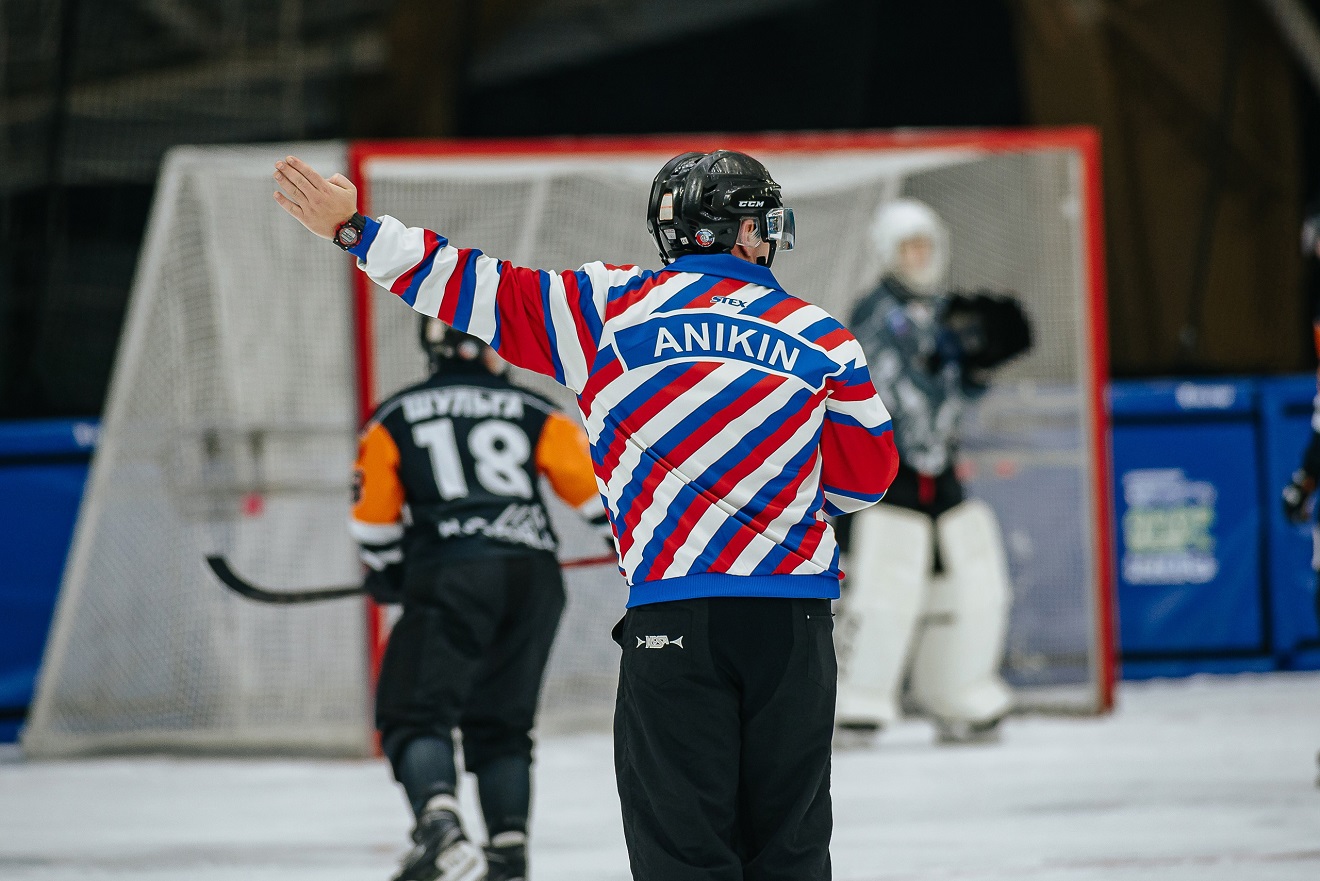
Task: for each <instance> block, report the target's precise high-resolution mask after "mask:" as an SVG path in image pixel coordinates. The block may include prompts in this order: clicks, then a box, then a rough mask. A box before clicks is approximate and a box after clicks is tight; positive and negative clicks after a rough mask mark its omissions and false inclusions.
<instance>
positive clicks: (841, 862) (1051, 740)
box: [0, 674, 1320, 881]
mask: <svg viewBox="0 0 1320 881" xmlns="http://www.w3.org/2000/svg"><path fill="white" fill-rule="evenodd" d="M931 741H932V737H931V731H930V728H929V727H928V726H927V725H925V724H924V723H922V722H908V723H904V724H902V725H900V726H898V727H897V728H896V729H895V730H893V731H891V732H889V733H888V734H887V735H886V736H885V737H884V738H883V739H882V740H881V741H880V742H879V743H878V744H876V745H874V746H871V747H867V748H860V749H859V748H854V749H847V750H840V751H838V752H837V753H836V756H835V765H834V797H835V819H836V829H835V836H834V847H833V853H834V864H835V877H836V878H838V879H841V881H872V879H874V881H881V879H883V881H898V879H941V881H942V879H957V881H1008V879H1030V881H1037V879H1058V881H1091V879H1103V881H1117V879H1122V881H1129V879H1132V881H1135V879H1142V881H1144V879H1159V881H1229V879H1232V881H1276V879H1311V881H1315V879H1320V789H1317V788H1316V785H1315V783H1316V782H1315V777H1316V765H1315V763H1316V751H1317V749H1320V676H1317V675H1313V674H1312V675H1302V674H1291V675H1287V674H1279V675H1271V676H1246V677H1236V678H1214V679H1199V680H1191V681H1182V682H1161V683H1151V684H1145V685H1128V686H1125V687H1124V688H1123V689H1122V691H1121V694H1120V709H1119V711H1118V712H1117V713H1116V714H1115V715H1113V716H1111V717H1109V718H1105V719H1080V720H1079V719H1041V718H1028V719H1014V720H1011V721H1010V722H1009V723H1007V725H1006V727H1005V731H1004V736H1003V739H1002V742H1001V743H999V744H998V745H993V746H981V747H956V748H948V747H945V748H937V747H935V746H933V745H932V743H931ZM610 755H611V746H610V740H609V738H608V737H607V736H605V735H577V736H571V737H569V736H562V737H555V738H547V739H546V740H545V741H544V742H543V743H542V745H541V748H540V752H539V766H538V776H537V781H536V782H537V792H536V806H535V818H534V828H533V839H532V840H533V850H532V860H533V878H535V879H536V881H569V879H572V881H607V879H608V881H623V879H626V878H627V877H628V872H627V858H626V854H625V851H624V847H623V838H622V831H621V826H620V822H619V815H618V800H617V797H616V795H615V792H614V783H613V774H612V768H611V758H610ZM408 823H409V818H408V816H407V814H406V811H405V809H404V807H403V802H402V799H401V797H400V796H399V794H398V793H397V792H396V790H395V787H394V785H393V784H392V783H391V781H390V779H389V774H388V772H387V770H386V768H385V766H384V765H383V764H382V763H381V762H379V761H360V762H322V761H261V760H243V761H239V760H227V761H214V760H184V759H168V758H141V759H113V760H89V761H77V762H60V763H25V762H23V761H21V759H20V757H19V755H18V754H17V752H16V751H9V752H6V753H0V878H2V879H5V881H38V879H39V881H56V879H60V881H64V879H69V881H72V879H78V881H89V879H114V881H121V879H144V881H164V879H190V881H239V879H242V881H313V879H315V881H367V879H371V881H381V879H385V878H388V877H389V875H390V874H391V872H392V870H393V868H394V866H395V860H396V858H397V856H398V855H399V854H401V853H402V852H403V850H404V849H405V834H406V831H407V828H408Z"/></svg>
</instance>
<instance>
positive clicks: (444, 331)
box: [417, 316, 487, 373]
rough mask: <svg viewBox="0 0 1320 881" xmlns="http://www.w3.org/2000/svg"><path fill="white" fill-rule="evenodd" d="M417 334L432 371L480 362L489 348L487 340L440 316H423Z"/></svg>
mask: <svg viewBox="0 0 1320 881" xmlns="http://www.w3.org/2000/svg"><path fill="white" fill-rule="evenodd" d="M417 335H418V340H419V342H420V343H421V344H422V351H424V352H426V357H427V360H428V361H429V362H430V367H431V372H432V373H439V372H441V371H443V370H446V369H450V370H452V369H453V368H454V367H455V366H457V365H469V364H480V363H481V356H482V354H483V353H484V352H485V351H486V348H487V344H486V341H485V340H482V339H479V338H478V337H474V336H473V335H472V334H470V333H464V332H463V331H461V330H454V329H453V328H452V327H450V326H449V325H447V324H445V323H444V322H443V321H441V320H440V319H438V318H427V317H426V316H422V320H421V322H420V323H419V324H418V325H417Z"/></svg>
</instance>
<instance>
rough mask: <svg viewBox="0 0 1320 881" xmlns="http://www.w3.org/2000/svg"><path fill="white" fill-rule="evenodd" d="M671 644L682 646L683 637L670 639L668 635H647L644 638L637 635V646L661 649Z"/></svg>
mask: <svg viewBox="0 0 1320 881" xmlns="http://www.w3.org/2000/svg"><path fill="white" fill-rule="evenodd" d="M671 645H676V646H678V647H679V648H682V647H683V637H681V636H679V637H675V638H674V639H670V638H669V637H668V636H648V637H646V638H645V639H643V638H642V637H640V636H639V637H637V648H642V647H643V646H645V647H646V648H648V649H662V648H664V647H666V646H671Z"/></svg>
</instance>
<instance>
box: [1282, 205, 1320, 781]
mask: <svg viewBox="0 0 1320 881" xmlns="http://www.w3.org/2000/svg"><path fill="white" fill-rule="evenodd" d="M1312 208H1314V206H1312ZM1302 255H1303V256H1304V257H1315V258H1318V259H1320V211H1314V210H1312V211H1311V213H1309V214H1308V215H1307V218H1306V220H1305V222H1304V223H1303V224H1302ZM1311 326H1312V329H1313V330H1314V336H1315V351H1316V356H1317V357H1318V358H1320V314H1317V315H1316V316H1315V317H1313V318H1312V321H1311ZM1315 376H1316V387H1317V390H1318V393H1317V394H1316V397H1315V402H1314V412H1313V413H1312V414H1311V438H1310V440H1309V441H1308V442H1307V445H1306V449H1305V451H1304V452H1303V453H1302V464H1301V466H1300V467H1299V468H1298V469H1297V470H1296V471H1294V472H1293V475H1292V480H1291V481H1290V482H1289V483H1288V485H1287V486H1285V487H1284V488H1283V513H1284V516H1286V517H1287V518H1288V520H1289V521H1291V522H1292V523H1295V524H1297V525H1298V526H1301V525H1303V524H1305V523H1308V522H1309V523H1311V540H1312V551H1311V568H1312V569H1314V570H1315V572H1316V585H1315V588H1316V589H1315V614H1316V621H1317V622H1320V525H1317V524H1316V522H1315V512H1314V511H1313V510H1312V508H1313V507H1314V505H1313V503H1312V498H1311V497H1312V495H1313V494H1314V493H1315V488H1316V481H1317V479H1320V368H1317V370H1316V375H1315ZM1317 784H1320V780H1317Z"/></svg>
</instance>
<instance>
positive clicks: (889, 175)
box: [23, 129, 1114, 756]
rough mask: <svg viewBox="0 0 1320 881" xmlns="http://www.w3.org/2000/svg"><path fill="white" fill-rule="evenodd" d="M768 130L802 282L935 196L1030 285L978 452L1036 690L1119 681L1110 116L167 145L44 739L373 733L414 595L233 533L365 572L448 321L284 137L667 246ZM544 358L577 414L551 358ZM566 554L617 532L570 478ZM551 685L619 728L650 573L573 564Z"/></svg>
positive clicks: (976, 282) (998, 272)
mask: <svg viewBox="0 0 1320 881" xmlns="http://www.w3.org/2000/svg"><path fill="white" fill-rule="evenodd" d="M719 147H724V148H732V149H741V150H745V151H747V152H749V153H751V154H753V155H755V156H756V157H757V158H758V159H761V160H762V161H763V162H764V163H765V164H766V165H767V167H768V168H769V169H770V170H771V173H772V174H773V175H774V176H775V178H776V179H777V180H778V181H779V182H780V183H781V184H782V185H783V188H784V192H785V197H786V199H787V201H788V202H789V203H790V204H791V205H793V207H794V208H795V210H796V213H797V218H798V245H799V247H798V248H797V249H795V250H794V251H793V252H792V253H788V254H784V255H781V257H780V258H779V259H778V260H776V262H775V267H774V272H775V274H776V276H777V277H778V278H779V279H780V280H781V281H782V282H783V283H784V285H785V287H786V289H787V290H789V291H790V292H792V293H795V294H798V295H799V296H803V297H805V298H806V299H809V300H813V301H815V302H817V303H818V304H819V305H821V306H823V307H825V308H826V309H828V310H830V311H831V312H832V313H833V314H835V315H836V316H838V317H840V318H841V319H846V318H847V316H848V313H849V312H850V310H851V307H852V304H853V303H854V302H855V301H856V299H857V298H858V297H859V296H861V295H862V294H864V293H865V292H866V289H867V288H868V286H869V284H870V283H871V282H872V281H873V280H874V276H875V273H876V267H875V265H874V258H873V256H872V254H871V248H870V245H869V230H868V227H869V224H870V219H871V217H872V216H873V214H874V212H875V210H876V208H877V206H878V205H879V204H880V203H881V202H882V201H883V200H886V199H889V198H893V197H895V196H900V195H909V196H914V197H917V198H921V199H923V200H925V201H927V202H929V203H930V204H931V205H932V206H933V207H934V208H935V209H936V210H937V211H938V212H939V213H940V215H941V216H942V217H943V219H944V220H945V222H946V223H947V224H948V226H949V227H950V231H951V256H952V265H951V281H952V284H953V286H954V287H957V288H962V289H965V290H967V289H975V288H990V289H994V290H1000V291H1013V292H1015V293H1016V294H1017V295H1018V296H1020V297H1021V298H1022V300H1023V302H1024V304H1025V306H1026V308H1027V311H1028V312H1029V313H1030V314H1031V317H1032V319H1033V323H1034V325H1035V330H1036V338H1037V345H1036V348H1035V349H1034V350H1033V351H1032V352H1031V353H1030V354H1028V355H1027V356H1025V357H1023V358H1021V359H1019V360H1017V361H1015V362H1013V363H1012V364H1010V365H1008V366H1007V367H1006V368H1004V369H1003V370H1002V371H1000V375H999V376H998V380H997V382H996V383H995V384H994V386H993V387H992V389H991V391H990V392H989V393H988V394H987V395H986V396H985V397H984V398H983V399H982V400H981V401H980V402H979V403H978V404H977V405H976V406H975V407H974V408H973V410H972V411H971V412H970V413H969V426H968V431H967V432H966V442H965V443H964V446H963V449H962V462H961V468H962V471H963V474H964V476H965V478H966V479H967V480H968V482H969V485H970V489H971V492H972V493H973V494H975V495H979V496H981V497H983V498H986V499H987V500H988V501H990V502H991V504H992V505H994V507H995V508H996V510H997V512H998V513H999V516H1000V518H1001V520H1002V522H1003V527H1004V534H1005V537H1006V541H1007V543H1008V546H1009V547H1008V551H1009V560H1010V568H1011V570H1012V574H1013V579H1014V588H1015V598H1014V605H1013V611H1012V616H1011V621H1010V626H1009V645H1008V654H1007V658H1006V661H1005V675H1006V676H1007V678H1008V679H1009V680H1010V682H1011V683H1012V684H1013V685H1014V686H1015V688H1016V689H1017V691H1018V694H1019V696H1020V698H1021V703H1022V704H1023V705H1024V706H1026V707H1040V708H1047V709H1054V710H1066V711H1075V712H1098V711H1103V710H1105V709H1107V708H1108V707H1109V706H1110V705H1111V703H1112V699H1113V675H1114V655H1113V630H1114V624H1113V614H1112V600H1111V588H1110V585H1111V584H1112V577H1111V572H1110V566H1111V562H1110V561H1111V541H1112V538H1111V535H1110V529H1111V525H1110V524H1111V522H1112V520H1111V516H1110V504H1111V503H1110V498H1109V493H1110V489H1109V487H1110V483H1109V464H1108V419H1107V410H1106V404H1105V396H1104V389H1105V381H1106V375H1107V369H1106V351H1107V342H1106V329H1105V296H1104V260H1103V239H1102V226H1101V222H1100V218H1101V215H1100V210H1101V206H1100V182H1099V152H1098V142H1097V136H1096V135H1095V133H1094V132H1092V131H1090V130H1086V129H1056V130H1040V131H1037V130H1021V131H1011V132H986V131H967V132H961V131H959V132H934V133H846V134H786V135H730V136H720V135H694V136H681V137H680V136H667V137H656V138H604V139H573V140H546V141H494V142H481V141H469V142H384V143H378V142H356V143H349V144H343V143H329V144H327V143H320V144H299V145H269V146H251V147H189V148H179V149H176V150H174V151H172V152H171V154H170V155H169V157H168V158H167V161H166V162H165V163H164V165H163V167H162V171H161V175H160V180H159V183H158V187H157V193H156V200H155V204H154V206H153V210H152V215H151V219H150V221H149V224H148V230H147V235H146V239H145V242H144V246H143V249H142V253H141V255H140V258H139V265H138V268H137V274H136V277H135V281H134V286H133V292H132V296H131V300H130V305H129V310H128V315H127V319H126V322H125V329H124V334H123V338H122V341H121V345H120V350H119V352H118V355H117V360H116V366H115V372H114V377H113V380H112V384H111V391H110V396H109V399H108V402H107V407H106V413H105V419H104V422H103V433H102V437H103V443H102V446H101V448H100V449H99V451H98V453H97V456H96V459H95V461H94V463H93V468H92V476H91V479H90V482H89V486H88V490H87V493H86V496H85V498H84V502H83V507H82V509H81V512H80V515H79V522H78V527H77V530H76V533H75V539H74V543H73V547H72V550H71V552H70V559H69V565H68V567H67V570H66V573H65V578H64V582H63V585H62V589H61V596H60V599H59V604H58V607H57V611H56V618H55V623H54V625H53V629H52V633H51V638H50V640H49V643H48V646H47V651H46V657H45V660H44V662H43V666H42V670H41V673H40V677H39V681H38V690H37V697H36V700H35V702H34V709H33V713H32V715H31V717H30V719H29V723H28V726H27V728H26V730H25V732H24V735H23V744H24V749H25V751H26V752H27V753H28V754H29V755H34V756H57V755H75V754H88V753H98V752H117V751H125V750H171V751H185V752H186V751H200V752H293V753H308V754H331V755H362V754H366V753H369V752H370V751H371V750H372V749H373V738H372V735H371V716H370V710H369V708H370V704H371V692H372V683H373V681H374V674H375V671H376V670H377V669H378V665H379V661H380V656H381V651H382V649H383V646H384V640H385V635H384V634H385V628H386V627H387V626H388V616H385V617H386V620H381V617H380V616H379V615H378V614H377V613H376V612H375V610H374V607H370V606H368V610H369V611H368V612H367V613H366V614H364V611H363V604H362V603H361V602H360V601H353V600H344V601H337V602H334V603H327V604H321V605H314V606H307V607H300V608H298V609H290V608H278V607H275V608H272V607H262V606H259V605H257V604H254V603H251V602H248V601H246V600H243V599H242V598H239V597H236V596H232V595H230V594H229V593H227V592H226V591H224V590H222V589H221V588H220V587H219V586H218V585H217V584H215V583H213V582H212V581H211V580H210V576H209V574H208V573H207V572H206V571H205V569H204V568H203V564H202V557H203V556H204V555H205V554H207V553H214V552H220V553H224V554H226V555H227V556H228V557H229V558H230V560H231V561H232V562H233V563H234V565H235V568H236V569H238V571H241V572H243V573H244V574H245V575H248V576H250V577H252V578H253V579H254V580H256V581H259V582H261V583H263V584H269V585H272V586H285V587H288V588H290V589H294V588H301V587H312V586H316V585H319V584H342V583H346V582H351V581H353V580H354V579H356V578H357V577H358V564H357V562H356V558H355V551H354V546H353V542H352V540H351V538H350V536H349V534H348V531H347V516H348V511H349V498H350V493H349V476H350V471H351V464H352V460H353V449H354V437H355V433H356V430H357V428H358V426H359V425H360V424H361V423H362V421H363V420H364V419H365V418H366V416H367V415H369V413H370V412H371V409H372V407H373V406H374V404H375V402H377V401H379V400H381V399H383V398H384V397H385V396H387V395H389V394H391V393H392V392H393V391H395V390H396V389H398V388H400V387H402V386H403V385H405V384H408V383H410V382H413V381H416V380H417V379H420V378H421V377H422V376H423V375H424V371H425V366H426V359H425V357H424V355H423V354H422V352H421V351H420V350H419V348H418V345H417V334H416V327H417V325H416V316H415V314H414V313H413V312H412V311H411V310H410V309H408V308H406V307H404V306H402V305H401V304H400V303H398V302H397V301H396V298H395V297H393V296H392V295H391V294H389V293H388V292H386V291H383V290H381V289H378V288H375V287H373V286H372V285H371V284H370V283H369V281H368V280H367V279H366V277H365V276H364V275H362V274H361V273H359V272H357V271H356V270H354V269H352V266H351V261H349V260H347V259H345V258H343V257H342V256H340V255H339V254H338V253H337V252H335V251H334V249H333V248H331V247H330V246H328V245H326V244H325V243H323V242H317V241H315V240H313V239H312V238H311V237H310V236H309V235H308V234H307V233H306V232H305V231H304V230H303V229H302V228H301V227H300V226H299V225H298V224H297V223H295V222H293V221H291V220H290V219H289V218H288V217H286V216H284V214H283V212H281V211H280V210H279V208H278V207H277V206H276V205H275V204H274V202H273V201H272V200H271V198H270V194H271V189H272V181H271V178H270V173H271V165H272V163H273V161H274V160H275V159H277V158H279V157H281V156H283V155H285V154H286V153H297V154H298V155H301V156H303V157H304V158H306V159H308V160H309V161H310V162H311V163H312V164H313V165H314V166H315V167H317V168H318V169H319V170H322V171H325V172H326V173H329V172H330V171H334V170H346V171H347V172H348V174H349V176H350V178H351V179H353V180H354V181H355V183H357V185H358V187H359V192H360V198H361V210H362V212H363V213H364V214H373V215H379V214H392V215H394V216H396V217H398V218H399V219H400V220H402V221H404V222H405V223H407V224H409V225H412V226H428V227H430V228H432V229H435V230H437V231H439V232H441V233H442V234H444V235H446V236H447V237H449V238H450V239H451V240H452V241H455V242H457V243H459V244H461V245H470V246H473V247H479V248H481V249H482V250H484V251H485V252H486V253H489V254H491V255H493V256H497V257H500V258H505V259H510V260H512V261H514V262H515V263H519V264H522V265H533V266H539V267H545V268H554V269H564V268H572V267H576V266H578V265H580V264H582V263H584V262H588V261H591V260H605V261H607V262H611V263H630V262H631V263H639V264H641V265H643V266H656V265H658V262H659V261H658V257H657V255H656V253H655V248H654V244H653V243H652V241H651V240H650V237H649V235H648V233H647V232H646V226H645V204H646V196H647V192H648V189H649V185H650V182H651V179H652V177H653V176H654V174H655V171H656V170H657V169H658V168H659V167H660V165H661V164H662V163H663V162H664V161H665V160H667V159H669V158H670V157H671V156H673V155H675V154H676V153H678V152H682V151H685V150H693V149H697V150H708V149H715V148H719ZM515 381H518V382H523V383H526V384H528V385H530V386H532V387H534V388H536V389H537V390H539V391H542V392H544V393H546V394H548V395H550V396H551V397H553V398H554V399H555V400H556V401H558V402H559V403H560V404H561V405H562V406H563V407H565V408H566V409H567V410H568V411H569V412H570V413H575V412H576V411H575V409H574V408H573V400H572V396H571V394H569V393H568V392H567V391H566V390H565V389H563V388H562V387H560V386H557V385H555V384H554V383H552V382H550V381H549V380H546V379H544V378H542V377H535V376H531V375H529V374H526V373H525V372H523V371H515ZM549 501H550V502H551V506H552V508H553V510H552V516H553V517H554V520H555V525H556V528H557V530H558V531H559V532H560V534H561V538H562V539H563V546H564V547H563V551H562V553H561V556H562V558H563V559H566V560H574V559H576V560H582V559H592V558H596V559H599V558H600V556H601V552H602V550H604V548H603V546H602V545H601V544H600V539H599V538H598V536H597V535H596V534H595V533H594V532H592V531H591V530H590V529H588V528H586V527H585V525H584V524H581V523H580V521H578V519H577V518H575V517H574V516H573V515H572V513H571V512H569V511H568V510H567V509H566V508H564V507H563V506H555V505H554V500H553V499H550V500H549ZM565 580H566V583H567V586H568V604H567V607H566V612H565V616H564V620H563V623H562V624H561V627H560V632H559V637H558V639H557V641H556V645H555V648H554V650H553V654H552V657H551V663H550V667H549V669H548V671H547V679H546V684H545V690H544V695H543V704H542V705H543V716H542V718H543V723H544V727H545V728H547V729H550V730H554V729H558V728H564V727H582V726H584V725H585V726H593V725H600V726H605V725H608V723H609V718H610V710H611V706H612V702H613V696H614V687H615V674H616V670H617V647H616V646H615V645H614V643H613V642H612V641H611V640H610V638H609V631H610V628H611V626H612V625H613V623H614V621H615V620H617V618H618V617H619V616H620V615H621V614H622V612H623V607H624V603H625V602H626V596H627V594H626V588H625V586H624V585H623V582H622V578H621V576H620V575H619V573H618V570H617V568H616V567H614V566H612V565H599V564H597V565H591V566H571V567H568V568H566V570H565Z"/></svg>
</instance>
